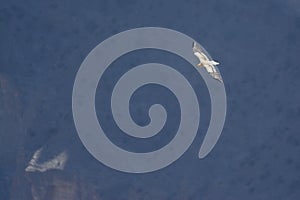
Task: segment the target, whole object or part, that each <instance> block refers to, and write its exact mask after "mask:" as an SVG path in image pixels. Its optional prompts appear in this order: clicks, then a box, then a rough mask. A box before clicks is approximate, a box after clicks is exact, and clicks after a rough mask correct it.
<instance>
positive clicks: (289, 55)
mask: <svg viewBox="0 0 300 200" xmlns="http://www.w3.org/2000/svg"><path fill="white" fill-rule="evenodd" d="M143 26H159V27H166V28H171V29H174V30H177V31H180V32H182V33H185V34H187V35H189V36H191V37H192V38H195V39H196V40H197V41H198V42H200V43H201V44H202V45H203V46H204V47H205V49H206V50H207V51H208V52H209V53H210V55H212V57H213V58H214V59H215V60H217V61H219V62H220V67H219V69H220V72H221V74H222V78H223V80H224V84H225V87H226V91H227V98H228V99H227V101H228V112H227V118H226V123H225V127H224V129H223V133H222V135H221V137H220V140H219V141H218V143H217V145H216V146H215V148H214V149H213V151H212V152H211V153H210V154H209V155H208V157H206V158H205V159H203V160H199V159H198V157H197V155H198V151H199V147H200V145H201V142H202V140H203V137H204V134H205V131H206V130H207V125H208V122H209V117H210V101H209V96H208V92H207V89H206V87H205V84H204V82H203V80H202V79H201V78H200V79H199V77H198V76H196V75H195V73H194V70H193V69H192V66H189V65H188V64H187V63H186V62H184V61H183V60H181V59H180V58H177V57H176V56H175V55H172V54H168V53H166V52H159V51H155V50H145V52H143V51H138V52H133V53H132V54H128V55H126V56H127V57H126V56H125V57H122V58H120V60H117V61H116V62H115V63H112V68H111V69H110V70H108V71H107V72H106V77H103V80H101V81H102V82H101V83H100V84H99V91H97V95H96V109H97V112H98V113H97V114H98V117H99V118H101V120H100V123H102V124H103V126H104V129H105V130H110V136H109V137H110V139H111V140H113V141H114V143H115V144H117V145H119V146H121V147H122V148H125V149H128V150H132V151H141V152H145V151H149V150H151V149H158V148H160V147H161V146H163V145H164V144H166V143H168V142H169V141H170V140H171V139H172V137H173V136H174V135H172V133H175V132H176V130H177V128H178V123H179V120H180V119H179V118H178V114H179V113H180V110H178V109H173V108H177V107H178V102H177V101H176V98H175V97H174V95H173V94H172V93H171V92H170V91H169V90H167V89H166V88H163V87H160V86H157V85H147V86H145V87H143V88H141V89H140V90H139V91H137V92H136V93H135V94H134V96H133V97H132V101H133V102H134V104H133V105H134V106H131V114H132V118H133V120H134V121H135V122H136V123H137V124H139V125H146V124H147V123H149V118H148V116H147V111H148V110H147V108H148V107H149V105H151V104H153V103H161V104H162V105H164V106H165V108H166V110H167V111H168V112H169V113H170V114H169V115H168V117H169V118H168V120H169V121H167V123H166V127H165V128H164V129H163V131H164V132H162V133H161V134H159V137H157V138H151V140H149V141H148V140H147V141H146V142H145V141H140V140H139V141H137V140H133V139H132V138H129V137H126V136H124V134H123V133H122V131H121V130H120V129H119V128H117V127H116V126H115V122H114V121H113V118H112V115H111V111H110V107H109V106H110V102H109V100H110V99H109V98H108V97H109V94H110V93H111V90H112V89H113V86H114V85H113V83H114V81H115V80H116V79H117V78H118V77H120V76H121V75H122V73H124V72H126V71H127V70H128V69H129V68H130V67H133V66H134V65H135V64H141V63H147V62H157V63H164V64H168V65H169V66H174V68H176V69H177V70H179V71H180V72H182V73H183V74H184V75H185V76H186V77H188V78H189V81H190V82H191V83H192V85H193V87H194V88H196V90H197V91H198V92H197V94H199V96H198V97H199V98H200V100H201V101H200V104H201V122H200V129H199V134H198V136H197V137H196V139H195V141H194V143H193V144H192V146H191V147H190V148H189V149H188V151H187V152H186V153H185V154H184V155H183V156H182V157H181V158H180V159H179V160H177V161H176V162H174V163H173V164H172V165H170V166H168V167H166V168H164V169H162V170H160V171H156V172H153V173H147V174H138V175H137V174H127V173H122V172H118V171H115V170H112V169H110V168H108V167H106V166H105V165H103V164H101V163H100V162H98V161H97V160H96V159H94V158H93V157H92V156H91V155H90V154H89V153H88V151H87V150H86V149H85V148H84V146H83V144H82V143H81V141H80V139H79V137H78V135H77V132H76V130H75V126H74V122H73V118H72V108H71V105H72V87H73V83H74V79H75V76H76V73H77V70H78V69H79V66H80V64H81V63H82V61H83V60H84V58H85V57H86V55H87V54H88V53H89V52H90V51H91V50H92V49H93V48H94V47H95V46H96V45H97V44H99V43H100V42H101V41H103V40H105V39H106V38H108V37H110V36H112V35H114V34H116V33H119V32H121V31H125V30H128V29H131V28H135V27H143ZM0 36H1V37H0V199H1V200H2V199H3V200H6V199H13V200H19V199H24V200H27V199H34V200H40V199H41V200H44V199H46V200H48V199H49V200H50V199H55V200H60V199H72V200H73V199H75V200H76V199H178V200H179V199H180V200H181V199H206V200H214V199H224V200H232V199H243V200H248V199H249V200H250V199H251V200H252V199H273V200H277V199H278V200H280V199H289V200H298V199H300V173H299V172H300V160H299V157H300V156H299V155H300V134H299V129H300V124H299V120H300V104H299V102H300V92H299V86H300V79H299V77H300V68H299V63H300V57H299V52H300V3H299V2H297V1H293V0H285V1H279V0H275V1H271V0H270V1H260V0H252V1H239V0H227V1H217V0H211V1H202V0H199V1H196V0H187V1H181V2H179V1H153V2H152V1H138V0H129V1H121V0H119V1H104V0H101V1H95V0H93V1H77V0H74V1H61V0H60V1H59V0H53V1H47V2H45V1H34V0H29V1H20V0H17V1H5V0H4V1H1V4H0ZM101 88H103V89H102V90H101ZM100 101H101V102H100ZM176 116H177V117H176Z"/></svg>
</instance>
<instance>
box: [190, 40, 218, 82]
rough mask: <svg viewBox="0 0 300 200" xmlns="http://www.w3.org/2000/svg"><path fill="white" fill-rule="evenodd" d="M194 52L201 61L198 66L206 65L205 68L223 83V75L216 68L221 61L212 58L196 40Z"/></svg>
mask: <svg viewBox="0 0 300 200" xmlns="http://www.w3.org/2000/svg"><path fill="white" fill-rule="evenodd" d="M193 52H194V55H195V56H196V57H197V58H198V59H199V61H200V63H199V64H198V65H197V66H198V67H204V68H205V70H206V71H207V72H208V73H209V74H210V75H211V76H212V77H213V78H214V79H216V80H218V81H220V82H221V83H223V80H222V77H221V75H220V73H219V72H218V71H217V70H216V67H215V66H216V65H218V64H219V63H218V62H216V61H214V60H210V59H209V58H208V57H207V56H206V55H205V53H204V52H203V50H201V48H200V47H199V46H198V45H197V43H196V42H193Z"/></svg>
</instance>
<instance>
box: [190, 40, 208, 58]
mask: <svg viewBox="0 0 300 200" xmlns="http://www.w3.org/2000/svg"><path fill="white" fill-rule="evenodd" d="M193 52H194V55H195V56H197V57H198V58H199V60H200V62H201V61H207V60H209V59H208V57H207V56H206V55H205V53H204V52H203V51H202V50H201V48H200V47H199V46H198V44H197V43H196V42H193Z"/></svg>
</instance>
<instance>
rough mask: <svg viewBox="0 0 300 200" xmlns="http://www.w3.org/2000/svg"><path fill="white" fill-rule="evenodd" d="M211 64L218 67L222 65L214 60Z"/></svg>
mask: <svg viewBox="0 0 300 200" xmlns="http://www.w3.org/2000/svg"><path fill="white" fill-rule="evenodd" d="M211 64H213V65H218V64H220V63H218V62H216V61H214V60H212V61H211Z"/></svg>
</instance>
